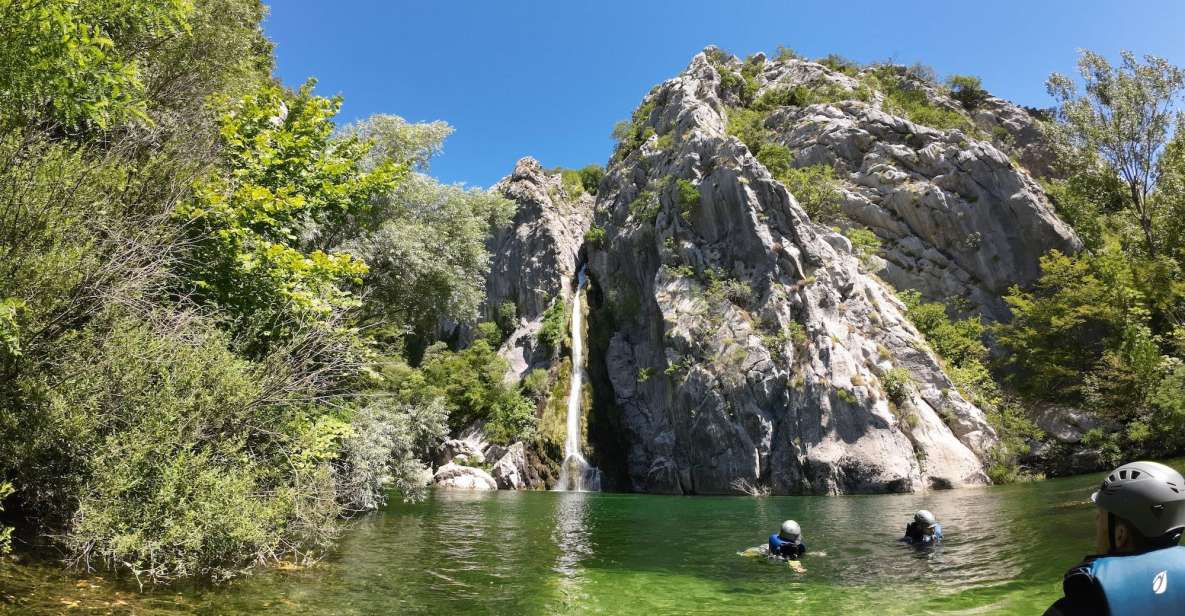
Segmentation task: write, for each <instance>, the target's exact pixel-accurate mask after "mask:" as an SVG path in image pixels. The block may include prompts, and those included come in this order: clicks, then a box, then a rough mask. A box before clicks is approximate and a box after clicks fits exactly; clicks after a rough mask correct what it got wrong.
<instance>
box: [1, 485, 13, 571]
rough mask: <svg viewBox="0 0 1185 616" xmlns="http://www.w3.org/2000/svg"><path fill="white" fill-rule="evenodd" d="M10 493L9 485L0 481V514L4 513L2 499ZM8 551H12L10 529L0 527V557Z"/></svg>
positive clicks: (11, 489)
mask: <svg viewBox="0 0 1185 616" xmlns="http://www.w3.org/2000/svg"><path fill="white" fill-rule="evenodd" d="M12 492H13V488H12V484H11V483H9V482H7V481H0V513H4V499H6V498H8V497H9V496H10V495H11V494H12ZM10 550H12V528H11V527H8V526H3V525H0V556H3V555H5V554H7V553H8V552H9V551H10Z"/></svg>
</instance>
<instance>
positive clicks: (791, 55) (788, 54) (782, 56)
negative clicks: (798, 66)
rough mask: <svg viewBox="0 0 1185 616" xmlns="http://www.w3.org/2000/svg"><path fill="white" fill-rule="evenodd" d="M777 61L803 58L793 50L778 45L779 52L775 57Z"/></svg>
mask: <svg viewBox="0 0 1185 616" xmlns="http://www.w3.org/2000/svg"><path fill="white" fill-rule="evenodd" d="M774 59H775V60H801V59H802V56H801V55H799V53H798V52H796V51H794V50H793V49H791V48H789V47H786V46H785V45H778V49H777V52H776V53H775V55H774Z"/></svg>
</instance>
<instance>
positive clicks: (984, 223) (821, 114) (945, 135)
mask: <svg viewBox="0 0 1185 616" xmlns="http://www.w3.org/2000/svg"><path fill="white" fill-rule="evenodd" d="M786 62H788V63H790V64H791V65H798V66H802V67H807V66H812V65H813V66H814V67H816V69H820V68H822V67H819V66H818V65H814V63H810V62H804V61H800V60H788V61H786ZM767 72H768V73H769V78H768V79H767V80H766V81H765V84H764V85H763V89H771V88H781V87H794V86H807V87H810V86H811V84H812V83H817V81H818V80H819V79H821V77H820V76H819V75H818V74H812V71H807V70H798V71H793V70H785V69H772V70H769V71H767ZM815 72H817V70H816V71H815ZM824 72H825V69H824ZM837 77H844V78H846V79H847V82H845V83H844V86H845V87H848V88H851V89H853V90H855V89H857V88H859V85H858V82H856V80H854V79H852V78H850V77H847V76H845V75H839V76H837ZM804 79H805V80H806V81H804ZM812 80H814V81H812ZM852 82H856V83H855V84H853V83H852ZM905 85H906V86H909V87H914V88H917V89H919V90H921V91H923V92H924V93H925V96H926V98H927V100H928V101H929V104H931V105H933V106H934V107H937V108H941V109H947V110H952V111H953V110H954V109H956V108H957V107H958V104H957V103H956V102H955V101H953V100H951V99H949V98H948V97H947V96H946V95H944V94H941V93H939V92H938V91H937V90H936V89H935V88H933V87H932V86H929V85H928V84H925V83H924V82H922V81H920V80H917V81H905ZM815 87H817V86H815ZM882 105H883V97H880V96H874V97H872V99H871V100H870V101H868V102H863V101H858V100H846V101H840V102H836V103H833V104H816V105H810V106H807V107H805V108H794V107H787V108H783V109H781V110H779V111H778V112H776V113H774V114H772V115H771V116H770V118H769V119H768V121H767V122H766V125H767V126H768V127H769V128H771V129H772V130H773V131H774V134H775V136H776V140H777V141H778V142H780V143H782V144H783V145H785V146H787V147H788V148H789V149H790V150H791V151H792V152H794V153H795V158H794V163H793V164H794V166H798V167H802V166H807V165H815V164H825V165H827V166H829V167H832V168H833V169H835V171H836V174H837V176H838V177H839V178H840V179H841V181H842V185H843V188H844V190H843V193H844V199H843V205H842V208H843V213H844V214H845V215H846V216H847V217H848V218H850V219H851V220H852V221H853V222H855V223H857V224H858V225H861V226H864V227H867V228H869V229H870V230H872V231H873V232H874V233H876V235H877V236H878V237H879V238H880V239H881V241H882V242H883V250H882V252H881V255H880V256H881V257H883V258H884V259H885V260H886V267H885V269H884V270H883V271H882V272H881V273H880V275H881V277H882V278H884V279H885V280H886V281H888V282H889V283H891V284H892V285H894V286H895V287H897V288H900V289H905V288H909V289H917V290H918V291H920V292H921V293H922V296H923V297H925V298H927V299H928V300H930V301H943V302H946V303H951V302H952V300H953V299H955V298H961V299H962V300H965V301H966V302H967V303H968V305H969V306H971V307H974V308H975V309H977V311H978V312H979V313H980V314H982V315H983V316H986V317H987V318H989V319H992V320H1006V319H1007V318H1008V317H1009V313H1008V309H1007V306H1006V305H1005V304H1004V302H1003V301H1002V300H1001V296H1002V295H1003V294H1004V293H1005V292H1007V290H1008V288H1009V287H1010V286H1012V285H1014V284H1021V285H1027V284H1029V283H1031V282H1033V281H1034V280H1035V279H1036V278H1037V277H1038V276H1039V275H1040V271H1039V268H1038V263H1039V259H1040V257H1041V255H1043V254H1045V253H1046V252H1048V251H1049V250H1050V249H1058V250H1061V251H1063V252H1070V253H1072V252H1076V251H1078V250H1080V249H1081V247H1082V244H1081V241H1080V240H1079V239H1078V238H1077V236H1076V235H1075V234H1074V232H1073V230H1072V229H1070V227H1069V226H1068V225H1066V224H1064V223H1063V222H1062V221H1061V220H1060V219H1058V218H1057V217H1056V216H1055V215H1054V213H1053V209H1052V207H1051V206H1050V204H1049V202H1048V200H1047V199H1046V197H1045V195H1044V193H1043V192H1042V190H1041V188H1040V186H1039V185H1038V184H1037V182H1035V181H1034V180H1033V179H1032V178H1031V177H1030V176H1029V175H1028V174H1027V173H1024V172H1023V171H1022V170H1021V169H1019V168H1018V167H1017V166H1016V164H1014V162H1013V161H1012V160H1010V159H1009V157H1008V156H1007V155H1006V154H1005V152H1003V151H1001V149H999V148H998V147H997V146H996V145H994V144H993V143H992V142H991V141H987V140H978V139H976V138H975V137H976V136H975V135H970V134H967V133H965V132H964V131H962V130H936V129H932V128H928V127H925V126H921V125H918V124H915V123H913V122H910V121H909V120H907V119H904V118H901V117H897V116H893V115H890V114H888V113H886V112H884V111H882V109H881V108H880V107H881V106H882ZM974 119H975V121H976V122H978V123H979V124H980V125H981V126H985V127H991V128H993V129H994V128H995V127H1000V131H995V133H996V135H997V136H996V138H997V140H999V141H1008V142H1009V143H1012V144H1015V145H1014V146H1007V147H1010V148H1015V153H1016V154H1017V155H1019V156H1022V157H1024V158H1025V159H1027V160H1029V161H1030V164H1032V165H1033V166H1034V167H1038V168H1041V169H1046V168H1047V167H1048V164H1049V163H1048V160H1049V154H1048V151H1047V148H1045V147H1044V141H1042V140H1041V133H1040V130H1039V129H1038V127H1037V125H1036V121H1035V120H1034V119H1033V118H1032V117H1031V116H1030V115H1029V114H1028V113H1027V112H1025V111H1024V110H1022V109H1021V108H1019V107H1016V106H1015V105H1012V104H1011V103H1008V102H1006V101H1003V100H1001V99H998V98H994V97H991V98H989V99H987V101H986V102H984V103H983V104H981V106H980V107H979V108H978V109H977V110H976V112H975V113H974ZM989 130H990V129H989ZM1001 131H1003V132H1001ZM989 134H990V133H989ZM1001 135H1008V137H1007V138H1004V137H1002V136H1001ZM986 136H987V135H986V134H985V135H980V137H986ZM999 145H1000V146H1001V147H1005V146H1004V144H1003V143H1001V144H999Z"/></svg>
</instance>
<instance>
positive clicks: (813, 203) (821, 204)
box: [778, 164, 843, 224]
mask: <svg viewBox="0 0 1185 616" xmlns="http://www.w3.org/2000/svg"><path fill="white" fill-rule="evenodd" d="M778 181H780V182H781V183H782V184H784V185H785V186H786V189H787V190H789V191H790V194H792V195H794V198H795V200H797V201H798V204H799V205H801V206H802V209H804V210H806V213H807V215H808V216H810V217H811V220H812V221H814V222H816V223H818V224H831V223H834V222H837V221H838V220H839V219H840V216H842V212H841V211H840V205H841V203H842V199H843V194H842V193H841V192H840V189H839V182H838V181H837V180H836V178H835V171H834V170H832V168H831V167H829V166H827V165H822V164H820V165H812V166H810V167H799V168H797V169H793V168H792V169H789V170H787V171H786V172H785V173H783V174H782V175H780V176H778Z"/></svg>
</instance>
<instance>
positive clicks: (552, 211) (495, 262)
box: [484, 157, 593, 378]
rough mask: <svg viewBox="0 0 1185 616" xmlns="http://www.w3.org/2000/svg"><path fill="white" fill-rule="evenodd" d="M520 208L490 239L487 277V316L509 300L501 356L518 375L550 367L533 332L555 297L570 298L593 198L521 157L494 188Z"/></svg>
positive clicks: (547, 355)
mask: <svg viewBox="0 0 1185 616" xmlns="http://www.w3.org/2000/svg"><path fill="white" fill-rule="evenodd" d="M494 190H495V191H497V192H499V193H501V194H502V195H503V196H504V197H506V198H507V199H511V200H513V201H514V202H515V203H516V204H517V205H518V209H517V210H516V212H515V216H514V221H513V223H512V224H511V225H510V226H509V227H507V228H505V229H502V230H500V231H499V232H497V234H496V235H495V236H494V237H493V238H492V239H491V241H490V246H489V248H490V254H491V255H492V261H491V264H490V273H489V276H488V278H487V280H486V296H487V299H486V303H485V307H484V311H485V314H486V318H487V319H489V320H497V319H498V318H500V315H499V314H498V310H499V308H500V307H501V306H502V305H504V304H505V303H507V302H510V303H513V304H514V306H515V311H516V315H517V317H516V318H517V323H516V326H515V328H514V331H513V333H511V334H510V337H509V339H508V340H507V342H506V344H504V345H503V348H502V355H503V356H504V357H506V358H507V359H508V360H509V361H510V365H511V371H512V372H513V373H514V374H513V375H514V376H515V377H516V378H521V377H522V376H523V375H524V374H525V373H526V372H527V370H529V369H531V368H540V367H544V368H545V367H548V366H549V365H550V363H551V359H552V355H551V354H550V353H548V352H547V350H546V349H541V348H539V344H538V342H537V339H536V334H537V333H538V331H539V327H540V324H541V322H542V317H543V312H544V311H545V310H547V308H548V306H550V305H551V303H552V302H553V301H561V302H569V301H571V298H570V292H571V290H572V286H571V285H572V280H573V279H574V278H575V276H576V262H577V259H578V256H579V252H580V249H581V246H582V245H583V243H584V233H585V231H587V230H588V227H589V224H590V223H591V221H592V215H593V198H592V196H590V195H587V194H581V195H578V196H570V195H568V194H567V191H565V190H564V186H563V182H562V180H561V178H560V176H559V175H558V174H557V175H551V174H548V173H546V172H544V170H543V167H542V166H541V165H540V164H539V162H538V161H536V160H535V159H533V158H529V157H528V158H523V159H520V160H519V161H518V162H517V163H516V164H515V166H514V172H513V173H511V174H510V175H509V176H507V177H505V178H503V179H502V180H501V181H500V182H498V183H497V184H496V185H495V186H494Z"/></svg>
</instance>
